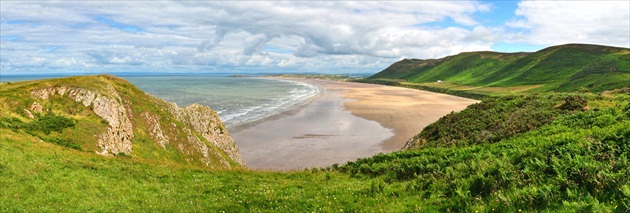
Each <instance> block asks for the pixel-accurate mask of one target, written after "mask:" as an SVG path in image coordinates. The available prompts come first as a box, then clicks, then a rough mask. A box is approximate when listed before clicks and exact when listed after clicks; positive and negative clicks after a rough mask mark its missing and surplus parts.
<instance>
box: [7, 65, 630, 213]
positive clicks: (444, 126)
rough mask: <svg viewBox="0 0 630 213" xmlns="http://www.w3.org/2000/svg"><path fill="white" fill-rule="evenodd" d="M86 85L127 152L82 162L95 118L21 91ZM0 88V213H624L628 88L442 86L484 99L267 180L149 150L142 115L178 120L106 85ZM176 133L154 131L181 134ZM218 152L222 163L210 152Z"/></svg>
mask: <svg viewBox="0 0 630 213" xmlns="http://www.w3.org/2000/svg"><path fill="white" fill-rule="evenodd" d="M485 57H491V58H493V59H496V57H499V56H497V55H493V54H488V55H486V56H485ZM87 80H93V81H95V83H94V84H93V85H92V86H91V88H93V89H107V88H108V86H104V85H100V86H99V84H100V83H99V82H101V83H104V84H105V83H107V84H110V85H114V86H115V90H116V91H117V94H118V95H119V96H121V99H122V100H123V102H125V104H127V106H128V107H129V108H130V109H131V110H132V112H134V116H136V117H135V118H136V119H134V120H133V124H134V126H135V129H134V134H135V136H136V137H135V139H134V141H133V146H134V147H133V151H132V153H131V154H130V155H125V154H119V155H116V156H114V157H103V156H100V155H97V154H95V153H94V152H93V150H94V148H95V147H90V145H89V144H92V145H91V146H94V141H93V139H89V138H90V137H91V136H93V135H97V134H100V133H102V131H103V130H102V129H103V127H106V122H103V120H102V119H99V118H98V117H97V116H96V115H95V114H94V113H93V112H92V111H91V110H89V107H84V106H82V105H80V104H76V102H74V101H71V100H68V99H67V98H59V97H58V98H52V99H50V100H48V101H41V100H34V99H32V98H31V97H30V95H29V94H28V93H24V92H23V91H29V90H30V89H33V88H39V87H41V86H50V85H57V86H60V85H66V84H67V83H71V82H70V81H72V82H75V81H76V82H75V83H78V82H81V84H90V83H89V82H87ZM112 82H113V84H111V83H112ZM384 82H386V83H392V84H399V83H400V82H399V81H397V80H391V79H387V80H384ZM412 85H414V86H423V85H422V84H412ZM2 86H3V87H2V88H1V89H0V106H1V107H2V108H1V109H2V111H0V189H1V190H0V212H23V211H26V212H68V211H71V212H87V211H90V212H132V211H139V212H152V211H160V212H164V211H165V212H192V211H212V212H222V211H225V212H296V211H298V212H341V211H343V212H521V211H522V212H627V211H628V210H629V209H630V160H629V159H628V158H629V157H630V93H628V91H630V89H629V88H624V89H617V90H614V91H609V92H606V93H600V94H591V93H554V92H550V93H544V94H517V95H514V94H512V93H513V92H514V91H515V90H517V89H516V88H519V89H520V90H522V89H523V88H520V87H512V89H513V90H514V91H499V92H501V93H503V94H502V95H501V96H499V97H495V96H494V94H496V92H497V91H495V90H489V89H488V88H487V87H486V88H477V87H474V86H467V87H461V86H457V85H452V84H451V85H448V84H447V85H444V87H442V88H441V89H444V90H447V91H451V92H454V93H457V92H462V93H464V94H468V95H471V94H472V95H475V94H476V93H478V92H484V91H489V93H485V94H484V93H481V94H477V95H481V96H483V97H484V100H483V101H482V102H481V103H478V104H475V105H472V106H470V107H468V108H467V109H465V110H462V111H460V112H459V113H451V114H449V115H447V116H444V117H443V118H441V119H440V120H438V121H437V122H435V123H433V124H431V125H429V126H428V127H426V128H425V129H424V130H423V131H422V132H420V133H419V134H418V135H417V136H415V137H414V138H412V140H410V142H409V147H410V149H408V150H404V151H397V152H393V153H389V154H379V155H376V156H373V157H369V158H364V159H359V160H356V161H354V162H349V163H347V164H344V165H332V166H331V167H329V168H312V169H309V170H305V171H290V172H266V171H250V170H247V169H246V168H242V167H236V168H235V169H230V170H228V169H227V168H215V169H210V168H208V167H203V166H202V165H201V164H199V163H194V162H192V163H191V162H188V160H189V158H187V157H185V156H183V155H182V154H181V153H180V152H178V151H177V149H176V148H175V147H174V145H172V144H171V145H168V146H167V148H166V149H164V148H162V147H160V146H158V145H156V144H155V143H154V142H153V141H152V139H151V137H150V136H149V133H148V131H147V129H148V126H150V125H151V122H149V121H147V120H145V119H141V118H142V117H141V116H143V114H145V113H154V114H156V115H160V117H161V119H160V122H167V123H170V122H173V123H174V124H176V125H175V126H183V125H184V124H183V123H181V122H178V121H175V120H173V119H172V115H169V114H168V113H167V112H166V111H165V110H164V109H165V107H167V106H166V105H164V104H165V103H163V102H159V101H156V100H155V99H154V98H153V97H151V96H146V95H143V94H144V93H143V92H142V91H140V90H138V89H137V88H135V87H133V86H132V85H130V84H128V83H127V82H124V81H122V80H120V79H117V78H113V77H109V76H99V77H88V78H79V80H77V79H75V78H71V79H65V80H64V79H61V80H57V81H52V82H48V81H36V82H27V83H22V84H20V83H12V84H10V85H7V87H4V86H5V85H4V84H3V85H2ZM20 91H22V92H20ZM99 91H105V90H99ZM493 92H494V93H493ZM517 93H518V92H517ZM112 96H113V95H112ZM33 101H39V102H41V104H42V105H43V106H44V107H45V108H46V109H51V110H50V111H46V113H40V114H36V115H35V118H28V117H26V116H25V115H24V109H26V108H28V107H29V106H30V105H31V104H32V102H33ZM69 107H75V108H74V109H68V108H69ZM171 126H173V125H171ZM177 130H179V129H166V130H165V131H168V132H169V134H170V135H169V136H172V137H173V138H176V137H175V136H180V137H181V136H182V135H177V134H181V131H180V133H177V132H178V131H177ZM90 142H91V143H90ZM75 145H78V146H79V147H78V148H77V147H76V146H75ZM221 156H223V157H225V156H224V155H222V154H221V153H219V154H218V155H217V157H221ZM231 163H232V164H233V163H234V162H231Z"/></svg>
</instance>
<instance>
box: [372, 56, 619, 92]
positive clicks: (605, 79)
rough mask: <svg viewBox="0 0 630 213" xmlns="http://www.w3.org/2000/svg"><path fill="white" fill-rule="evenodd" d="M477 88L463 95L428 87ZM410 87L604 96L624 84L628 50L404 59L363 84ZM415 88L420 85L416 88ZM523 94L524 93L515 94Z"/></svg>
mask: <svg viewBox="0 0 630 213" xmlns="http://www.w3.org/2000/svg"><path fill="white" fill-rule="evenodd" d="M438 80H441V81H444V82H446V83H448V84H449V85H457V86H460V87H465V86H469V87H476V89H473V90H466V91H463V90H462V89H459V88H451V89H445V86H444V85H441V84H437V85H435V84H432V83H435V82H436V81H438ZM364 81H365V82H369V83H385V84H388V82H389V84H392V83H391V82H397V83H395V85H401V86H407V87H415V88H420V89H424V90H431V91H437V92H445V93H449V94H456V93H458V92H459V93H461V94H456V95H463V96H466V97H471V96H470V94H472V95H473V96H474V94H482V95H484V94H488V95H505V94H506V93H505V92H496V91H493V90H484V88H507V89H509V88H519V87H521V88H522V87H527V86H535V88H532V89H530V90H528V92H532V93H536V92H577V91H579V90H580V89H582V88H584V89H587V90H588V91H590V92H603V91H606V90H611V89H617V88H621V87H624V86H628V83H629V82H630V50H629V49H627V48H616V47H607V46H597V45H584V44H568V45H561V46H554V47H549V48H546V49H543V50H540V51H538V52H534V53H495V52H471V53H461V54H458V55H454V56H448V57H445V58H441V59H429V60H418V59H404V60H402V61H399V62H397V63H395V64H393V65H391V66H390V67H388V68H387V69H385V70H383V71H381V72H379V73H377V74H375V75H373V76H371V77H369V78H368V79H366V80H364ZM419 85H420V86H419ZM519 92H523V91H519Z"/></svg>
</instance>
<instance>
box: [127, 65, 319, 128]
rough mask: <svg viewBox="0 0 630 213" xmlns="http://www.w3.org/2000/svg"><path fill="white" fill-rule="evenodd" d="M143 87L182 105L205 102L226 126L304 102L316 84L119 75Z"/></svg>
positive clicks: (253, 119)
mask: <svg viewBox="0 0 630 213" xmlns="http://www.w3.org/2000/svg"><path fill="white" fill-rule="evenodd" d="M121 77H123V78H125V79H127V80H128V81H130V82H131V83H133V84H134V85H136V86H137V87H138V88H140V89H142V90H143V91H145V92H147V93H149V94H152V95H154V96H156V97H158V98H162V99H164V100H166V101H169V102H175V103H177V105H178V106H180V107H183V106H187V105H190V104H193V103H199V104H201V105H205V106H209V107H210V108H212V109H213V110H214V111H216V112H217V113H218V114H219V117H220V118H221V120H222V121H223V122H224V123H225V124H226V125H227V126H228V127H235V126H238V125H242V124H246V123H250V122H254V121H257V120H260V119H263V118H266V117H269V116H272V115H276V114H279V113H282V112H284V111H287V110H291V109H294V108H296V107H299V106H302V105H304V104H306V103H307V102H308V101H309V100H310V99H311V98H313V97H315V96H317V95H318V94H319V92H320V91H319V88H317V87H316V86H313V85H310V84H306V83H302V82H295V81H287V80H279V79H267V78H235V77H226V76H121Z"/></svg>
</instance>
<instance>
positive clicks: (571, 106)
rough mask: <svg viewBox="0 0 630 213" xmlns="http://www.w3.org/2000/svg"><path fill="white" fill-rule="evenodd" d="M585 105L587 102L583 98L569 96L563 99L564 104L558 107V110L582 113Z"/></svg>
mask: <svg viewBox="0 0 630 213" xmlns="http://www.w3.org/2000/svg"><path fill="white" fill-rule="evenodd" d="M586 104H587V102H586V100H584V98H582V97H580V96H575V95H571V96H568V97H566V98H565V99H564V103H563V104H562V105H560V107H558V108H559V109H561V110H569V111H575V110H582V111H584V108H585V107H586Z"/></svg>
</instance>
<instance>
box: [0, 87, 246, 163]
mask: <svg viewBox="0 0 630 213" xmlns="http://www.w3.org/2000/svg"><path fill="white" fill-rule="evenodd" d="M62 91H63V92H62ZM61 93H64V94H61ZM42 97H46V98H42ZM99 100H100V101H99ZM104 100H105V101H104ZM88 102H89V103H88ZM84 103H88V104H87V106H86V105H84ZM174 109H175V107H174V105H173V104H171V103H167V102H165V101H163V100H160V99H157V98H155V97H152V96H150V95H147V94H146V93H144V92H143V91H141V90H139V89H138V88H136V87H135V86H133V85H132V84H130V83H129V82H127V81H125V80H123V79H120V78H117V77H113V76H107V75H101V76H84V77H71V78H60V79H52V80H39V81H26V82H15V83H4V84H2V85H1V89H0V128H2V129H8V130H10V131H12V132H14V133H16V134H18V135H24V136H25V137H35V138H37V139H38V140H41V141H44V142H48V143H52V144H57V145H61V146H65V147H69V148H72V149H76V150H78V151H82V152H101V150H105V151H108V150H109V151H108V152H110V153H103V154H104V155H122V156H128V157H132V158H140V159H146V160H154V161H160V162H169V163H179V164H186V165H198V166H207V167H211V168H224V169H225V168H230V167H239V166H240V165H239V162H238V161H239V160H240V158H239V159H236V160H235V159H233V158H232V157H230V156H228V153H226V152H225V151H224V150H222V149H220V148H219V147H217V146H216V145H214V144H213V143H211V142H209V141H208V140H207V139H206V138H204V137H203V136H202V134H203V133H200V132H197V131H195V129H194V128H193V127H192V126H191V125H189V124H188V123H185V122H183V121H181V119H178V118H176V117H177V115H175V114H174V113H176V112H174ZM99 110H100V111H99ZM206 111H207V113H209V114H210V116H214V117H216V118H215V120H216V121H215V122H216V123H217V125H216V128H219V129H225V127H224V126H223V124H221V123H220V122H219V121H218V117H217V116H216V113H214V114H213V112H210V110H209V109H207V110H206ZM97 112H100V113H101V114H100V115H99V114H98V113H97ZM102 115H106V117H105V118H104V117H103V116H102ZM127 119H128V121H129V122H128V123H127V124H129V125H131V127H129V128H124V127H125V124H126V123H125V121H127ZM208 121H211V120H208ZM111 131H114V132H112V133H111V134H113V137H114V139H111V138H108V137H106V136H109V135H108V133H109V132H111ZM129 131H132V133H130V132H129ZM210 131H215V130H210ZM218 131H220V132H222V130H218ZM226 136H227V138H229V135H227V131H226ZM4 137H5V135H3V136H2V140H4V139H5V138H4ZM219 139H220V138H217V140H219ZM229 140H231V138H229ZM108 141H115V142H112V143H107V142H108ZM127 141H129V142H130V143H129V145H130V146H131V147H129V148H130V149H124V147H123V148H121V149H110V148H111V147H112V146H116V145H119V144H121V143H124V142H127ZM165 141H168V142H165ZM195 142H196V143H195ZM99 143H101V144H99ZM232 145H234V144H233V141H232ZM121 146H124V144H123V145H121ZM203 146H205V147H208V151H204V150H202V149H203ZM234 146H235V145H234ZM111 150H122V151H114V152H113V153H111V152H112V151H111Z"/></svg>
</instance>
